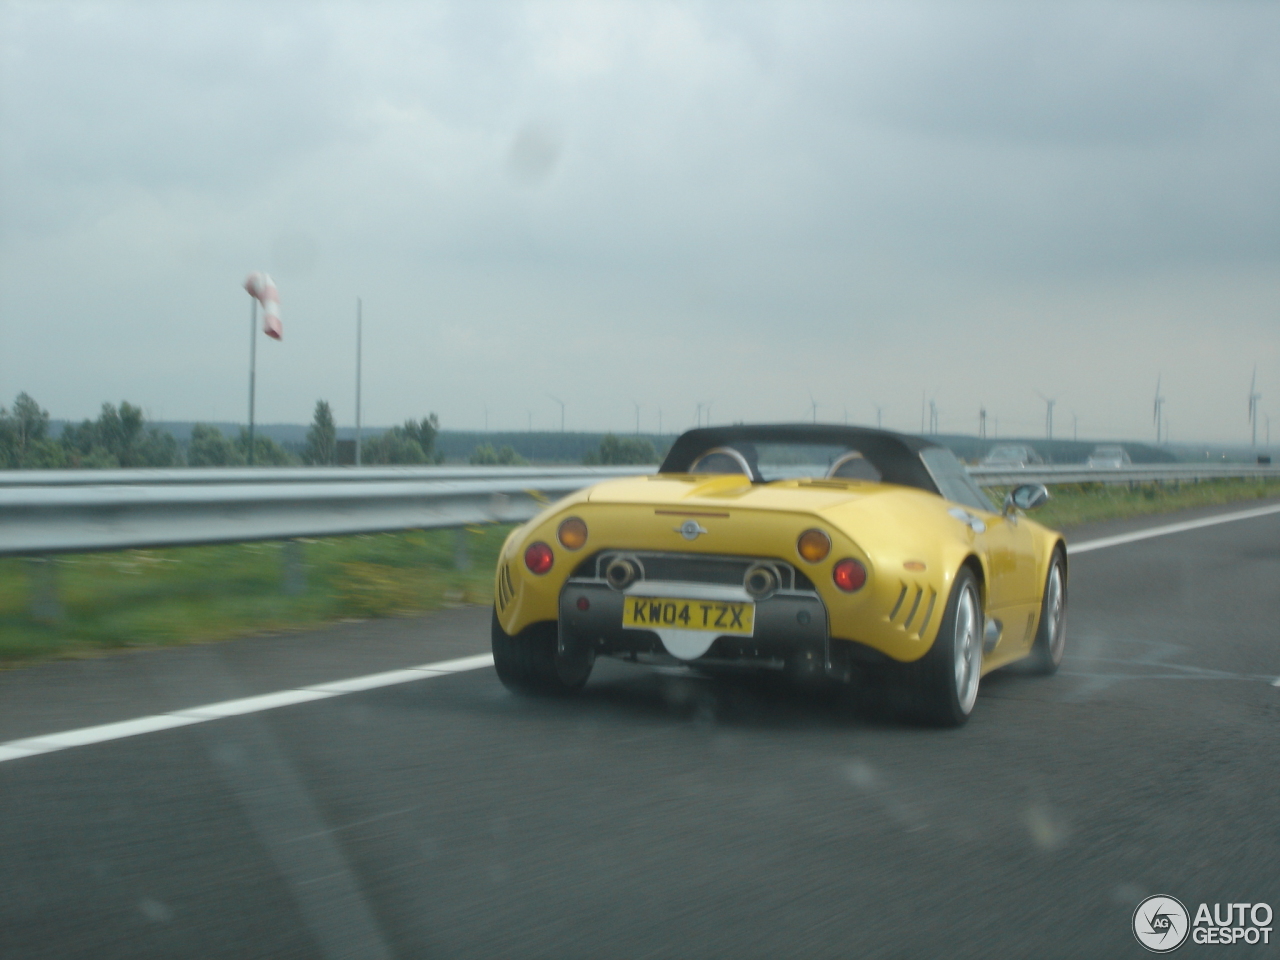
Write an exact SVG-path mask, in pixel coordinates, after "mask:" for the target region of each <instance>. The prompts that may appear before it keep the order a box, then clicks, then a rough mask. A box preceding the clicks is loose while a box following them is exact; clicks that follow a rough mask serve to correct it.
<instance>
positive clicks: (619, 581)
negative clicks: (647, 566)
mask: <svg viewBox="0 0 1280 960" xmlns="http://www.w3.org/2000/svg"><path fill="white" fill-rule="evenodd" d="M643 573H644V571H643V570H642V569H641V567H640V561H639V560H637V559H635V558H634V557H614V558H613V559H612V560H610V561H609V565H608V566H607V567H605V568H604V578H605V580H607V581H608V582H609V586H611V587H613V589H615V590H625V589H627V587H629V586H631V584H633V583H635V582H636V581H637V580H639V579H640V577H641V575H642V574H643Z"/></svg>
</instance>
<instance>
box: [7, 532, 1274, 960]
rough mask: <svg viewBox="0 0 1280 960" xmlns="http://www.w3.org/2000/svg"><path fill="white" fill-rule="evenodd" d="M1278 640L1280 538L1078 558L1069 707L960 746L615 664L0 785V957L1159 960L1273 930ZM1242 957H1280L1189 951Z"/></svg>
mask: <svg viewBox="0 0 1280 960" xmlns="http://www.w3.org/2000/svg"><path fill="white" fill-rule="evenodd" d="M1162 522H1168V520H1167V518H1161V519H1158V520H1148V521H1144V522H1143V523H1145V524H1148V525H1149V524H1154V523H1162ZM1143 523H1136V524H1129V525H1128V526H1130V527H1136V526H1141V525H1143ZM1114 529H1116V528H1107V529H1095V530H1091V531H1081V532H1077V534H1076V535H1075V536H1074V537H1073V539H1075V540H1080V539H1083V538H1086V537H1088V536H1095V535H1100V534H1104V533H1108V532H1113V530H1114ZM487 618H488V613H487V611H485V610H480V609H474V608H472V609H461V610H455V611H448V612H445V613H442V614H439V615H436V616H433V617H430V618H424V619H421V620H413V621H384V622H378V623H370V624H346V625H342V626H339V627H336V628H334V629H332V630H327V631H323V632H320V633H317V634H312V635H306V636H303V635H294V636H286V637H278V638H269V639H256V640H253V641H244V642H237V643H230V644H219V645H210V646H202V647H190V648H184V649H178V650H168V651H159V652H151V653H144V654H136V655H129V656H124V657H112V658H107V659H103V660H95V661H84V662H79V663H70V664H49V665H45V666H42V667H38V668H34V669H31V670H23V671H12V672H10V673H8V674H6V675H3V676H0V742H4V741H8V740H12V739H14V738H18V737H25V736H32V735H35V734H41V733H49V732H53V731H56V730H60V729H66V728H68V727H73V726H80V725H87V724H91V723H103V722H108V721H111V720H120V719H126V718H129V717H136V716H140V715H144V714H151V713H156V712H160V711H165V710H173V709H178V708H182V707H186V706H190V705H192V704H196V703H204V702H208V701H211V700H215V699H225V698H230V697H237V696H245V695H248V694H252V693H262V692H267V691H271V690H277V689H281V688H284V687H295V686H298V685H299V684H304V683H315V682H319V681H321V680H329V679H337V678H341V677H345V676H353V675H356V674H362V673H371V672H374V671H377V670H388V669H393V668H396V667H404V666H408V665H411V664H419V663H424V662H428V661H431V660H434V659H445V658H448V657H457V656H463V655H467V654H472V653H478V652H483V651H484V650H485V649H486V648H487V623H488V619H487ZM1278 623H1280V514H1276V515H1272V516H1270V517H1266V518H1260V519H1256V520H1251V521H1245V522H1238V523H1230V524H1224V525H1220V526H1213V527H1208V528H1204V529H1200V530H1194V531H1190V532H1186V533H1181V534H1177V535H1174V536H1168V537H1160V538H1156V539H1150V540H1145V541H1140V542H1136V543H1130V544H1126V545H1122V546H1116V547H1111V548H1108V549H1102V550H1097V551H1094V552H1090V553H1086V554H1081V555H1080V556H1078V557H1076V558H1073V560H1072V563H1071V581H1070V613H1069V628H1068V629H1069V633H1068V644H1069V646H1068V652H1067V656H1066V661H1065V663H1064V667H1063V670H1062V671H1061V673H1060V674H1059V675H1058V676H1056V677H1053V678H1034V677H1027V676H1017V675H1014V674H1012V673H1003V672H1002V673H998V674H996V675H993V676H991V677H988V678H987V679H986V680H984V682H983V688H982V691H981V696H980V699H979V702H978V705H977V708H976V710H975V714H974V716H973V718H972V720H971V721H970V723H969V724H968V725H967V726H966V727H964V728H963V729H960V730H957V731H942V732H940V731H936V730H929V729H922V728H918V727H911V726H906V725H903V724H902V723H900V722H898V721H896V720H895V719H894V717H893V715H892V712H891V710H889V709H888V708H886V707H884V706H883V705H878V704H871V705H868V703H867V702H866V701H865V700H864V701H863V702H861V703H859V702H857V701H855V702H852V703H851V702H850V701H849V700H848V699H847V698H844V697H842V696H839V695H837V694H835V693H832V692H830V691H827V690H823V689H808V688H793V687H781V686H778V685H776V684H751V683H742V682H729V681H724V680H713V679H699V678H695V677H692V676H688V675H680V674H678V673H677V672H654V671H651V670H645V669H641V668H634V667H628V666H625V665H622V664H614V663H602V664H601V665H600V666H599V667H598V668H597V672H596V674H595V675H594V676H593V678H592V681H591V683H590V684H589V685H588V687H587V689H586V691H585V692H584V694H583V695H582V696H581V697H579V698H577V699H575V700H572V701H567V702H539V701H529V700H524V699H520V698H517V697H514V696H512V695H510V694H508V693H507V692H506V691H505V690H504V689H503V688H502V687H501V685H500V684H499V683H498V682H497V679H496V678H495V677H494V675H493V672H492V670H491V669H483V670H475V671H471V672H467V673H461V674H458V675H454V676H447V677H438V678H434V679H428V680H423V681H421V682H411V683H406V684H402V685H398V686H394V687H387V688H384V689H378V690H372V691H368V692H365V693H356V694H351V695H346V696H340V697H336V698H333V699H329V700H323V701H317V702H314V703H306V704H300V705H296V706H290V707H284V708H281V709H276V710H271V711H267V712H263V713H255V714H251V715H248V716H243V717H235V718H230V719H225V720H217V721H213V722H208V723H201V724H197V725H194V726H190V727H184V728H182V729H176V730H168V731H163V732H158V733H151V734H147V735H143V736H135V737H130V738H127V739H123V740H118V741H114V742H110V743H102V744H97V745H93V746H87V747H78V748H73V749H68V750H63V751H61V752H57V753H50V754H46V755H43V756H32V757H26V758H22V759H17V760H13V761H10V762H5V763H0V957H3V958H4V960H10V958H35V957H57V958H70V957H85V958H90V957H91V958H95V960H106V958H117V957H118V958H151V957H193V958H194V957H198V958H208V960H214V958H223V957H227V958H231V957H235V958H243V957H273V958H274V957H323V958H336V957H353V958H372V960H376V958H381V957H398V958H419V957H485V958H488V957H511V958H515V957H565V958H569V957H584V958H585V957H619V958H622V957H625V958H640V957H726V958H729V957H731V958H735V960H741V958H751V957H769V958H776V957H886V958H896V957H983V958H988V957H1089V958H1109V957H1140V956H1147V955H1148V954H1147V953H1146V952H1145V951H1144V950H1143V949H1142V948H1141V947H1140V946H1139V945H1138V943H1137V942H1136V941H1135V939H1134V937H1133V935H1132V933H1131V932H1130V918H1131V916H1132V914H1133V911H1134V909H1135V907H1136V906H1137V905H1138V902H1139V901H1140V900H1141V899H1142V898H1143V897H1144V896H1146V895H1148V894H1154V893H1163V894H1170V895H1173V896H1175V897H1178V898H1179V899H1180V900H1181V901H1182V902H1183V903H1185V904H1187V905H1188V906H1189V907H1190V908H1191V909H1192V911H1194V910H1195V907H1196V905H1197V904H1199V903H1200V902H1202V901H1203V902H1207V903H1208V904H1209V905H1210V908H1212V905H1213V904H1214V903H1215V902H1220V903H1227V902H1233V903H1238V902H1250V903H1256V902H1259V901H1265V902H1268V903H1270V904H1271V905H1272V907H1274V908H1277V909H1280V789H1278V788H1277V782H1276V761H1277V757H1280V687H1277V686H1274V685H1272V681H1274V680H1276V678H1277V677H1280V643H1278V640H1280V635H1278V633H1280V631H1278V628H1277V624H1278ZM1224 954H1225V955H1228V956H1230V957H1235V956H1280V946H1277V945H1276V942H1275V938H1274V937H1273V938H1272V943H1271V944H1270V945H1269V946H1266V947H1262V946H1257V947H1250V946H1246V945H1243V944H1238V945H1233V946H1218V945H1214V946H1198V945H1195V944H1193V943H1191V942H1188V943H1187V944H1186V945H1185V946H1183V947H1182V948H1181V949H1180V950H1179V951H1178V952H1177V955H1178V956H1200V955H1206V956H1207V955H1214V956H1220V955H1224Z"/></svg>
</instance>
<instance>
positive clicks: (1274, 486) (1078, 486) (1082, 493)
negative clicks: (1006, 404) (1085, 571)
mask: <svg viewBox="0 0 1280 960" xmlns="http://www.w3.org/2000/svg"><path fill="white" fill-rule="evenodd" d="M1007 492H1008V491H1007V489H1005V488H997V487H992V488H990V489H988V491H987V494H988V496H990V497H991V499H992V501H994V502H995V503H996V504H997V505H999V503H1000V502H1001V500H1003V499H1004V495H1005V493H1007ZM1267 497H1280V480H1267V481H1259V480H1234V479H1233V480H1206V481H1204V482H1202V483H1163V484H1157V483H1144V484H1136V485H1134V486H1133V487H1130V486H1128V485H1127V484H1121V483H1110V484H1108V483H1071V484H1055V485H1054V486H1052V487H1050V488H1049V502H1048V503H1046V504H1045V505H1044V506H1043V507H1040V508H1039V509H1038V510H1036V511H1035V512H1034V513H1032V514H1031V516H1032V517H1033V518H1034V519H1035V521H1036V522H1037V523H1042V524H1044V525H1045V526H1046V527H1053V528H1055V529H1059V530H1061V529H1066V528H1069V527H1076V526H1079V525H1080V524H1083V523H1096V522H1098V521H1102V520H1123V519H1125V518H1127V517H1139V516H1143V515H1146V514H1156V513H1172V512H1173V511H1175V510H1189V509H1192V508H1195V507H1209V506H1215V505H1217V504H1227V503H1237V502H1240V501H1244V500H1261V499H1265V498H1267Z"/></svg>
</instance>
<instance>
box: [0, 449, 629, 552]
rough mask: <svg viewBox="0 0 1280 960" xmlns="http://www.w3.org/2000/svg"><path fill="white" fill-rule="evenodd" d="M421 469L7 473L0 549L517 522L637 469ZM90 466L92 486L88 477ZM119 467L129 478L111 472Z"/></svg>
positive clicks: (115, 546)
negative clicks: (205, 478)
mask: <svg viewBox="0 0 1280 960" xmlns="http://www.w3.org/2000/svg"><path fill="white" fill-rule="evenodd" d="M425 469H426V468H423V469H419V470H415V471H381V470H379V471H369V472H370V473H377V474H381V476H373V477H369V476H364V475H363V474H364V471H329V470H321V471H314V473H318V474H328V476H319V477H313V476H310V475H309V474H310V473H312V472H313V471H305V470H299V471H285V470H276V471H272V470H264V471H261V472H262V473H263V474H267V475H268V476H266V477H264V478H263V480H262V482H259V477H258V476H257V474H258V471H253V472H252V473H251V476H252V480H253V482H248V479H247V478H246V477H245V476H244V474H245V471H231V472H233V473H236V474H240V476H239V477H237V478H235V479H233V480H230V481H224V478H223V477H221V476H219V477H218V478H217V479H218V481H224V482H214V483H199V482H194V483H193V482H188V481H187V478H186V477H185V476H176V477H172V478H171V477H170V476H169V475H178V474H184V473H186V471H111V472H109V473H108V472H107V471H74V472H75V473H77V474H80V476H79V477H68V478H66V482H64V483H62V484H60V485H40V484H30V483H27V484H22V483H14V482H12V481H13V480H14V479H15V478H14V476H13V475H12V474H9V475H6V476H5V478H4V479H5V480H7V481H10V482H8V483H4V484H0V556H3V555H9V556H13V555H25V556H32V555H42V554H51V553H78V552H87V551H93V550H128V549H137V548H142V547H162V546H194V545H199V544H210V543H237V542H243V541H248V540H286V539H293V538H297V537H324V536H340V535H348V534H357V533H379V532H384V531H388V530H410V529H428V528H439V527H462V526H466V525H469V524H475V523H491V522H497V523H504V522H511V523H514V522H522V521H524V520H528V519H529V518H530V517H532V516H534V515H535V514H536V513H537V512H538V511H539V510H541V509H542V507H543V506H545V505H546V504H547V503H548V502H550V501H552V500H556V499H558V498H560V497H563V496H566V495H567V494H570V493H573V492H574V491H576V490H580V489H582V488H583V487H585V486H588V485H589V484H592V483H595V482H597V481H599V480H603V479H607V478H608V477H617V476H627V475H634V474H635V473H636V468H635V467H630V468H627V467H620V468H619V467H602V468H589V467H577V468H561V469H550V470H547V469H543V470H536V469H533V470H530V469H524V468H493V469H474V470H470V471H468V470H465V469H458V470H449V469H443V470H436V471H434V472H431V473H427V472H425ZM50 472H52V471H50ZM67 472H68V473H71V471H67ZM200 472H202V473H207V472H209V471H200ZM87 473H93V474H96V478H97V479H98V481H99V482H98V483H94V484H89V483H88V482H87V481H85V480H84V479H83V476H84V474H87ZM124 473H128V474H131V475H132V476H130V477H128V478H124V477H121V476H118V475H119V474H124ZM219 473H221V472H220V471H219ZM335 473H336V474H337V475H338V476H339V477H340V479H336V478H335V476H334V474H335ZM468 473H469V474H471V477H470V478H468V477H467V474H468ZM155 474H164V475H165V476H163V477H160V478H155ZM58 479H60V480H61V479H63V478H61V477H59V478H58ZM77 481H79V482H78V483H77ZM104 481H106V482H104ZM129 481H132V482H129Z"/></svg>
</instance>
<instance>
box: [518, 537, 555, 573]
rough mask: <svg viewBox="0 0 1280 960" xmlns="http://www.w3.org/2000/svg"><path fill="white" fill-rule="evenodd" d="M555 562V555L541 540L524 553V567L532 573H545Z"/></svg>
mask: <svg viewBox="0 0 1280 960" xmlns="http://www.w3.org/2000/svg"><path fill="white" fill-rule="evenodd" d="M555 562H556V555H555V554H554V553H552V552H551V548H550V547H548V546H547V545H546V544H545V543H543V542H542V541H541V540H539V541H538V542H537V543H535V544H533V545H532V546H530V547H529V549H528V550H526V551H525V552H524V565H525V566H526V567H528V568H529V569H530V570H532V571H533V572H534V573H546V572H547V571H548V570H550V569H551V565H552V564H553V563H555Z"/></svg>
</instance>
